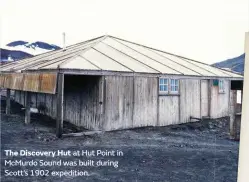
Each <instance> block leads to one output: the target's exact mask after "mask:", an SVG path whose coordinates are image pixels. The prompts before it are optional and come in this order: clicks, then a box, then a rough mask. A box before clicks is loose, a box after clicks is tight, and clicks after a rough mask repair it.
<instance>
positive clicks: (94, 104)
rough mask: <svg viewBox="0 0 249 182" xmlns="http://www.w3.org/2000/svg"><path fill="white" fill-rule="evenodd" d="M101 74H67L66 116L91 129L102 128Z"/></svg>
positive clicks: (66, 118) (78, 124)
mask: <svg viewBox="0 0 249 182" xmlns="http://www.w3.org/2000/svg"><path fill="white" fill-rule="evenodd" d="M100 78H101V77H99V76H65V90H64V104H65V105H64V118H65V120H68V121H70V122H71V123H73V124H75V125H77V126H82V127H85V128H88V129H91V130H101V129H102V127H103V125H102V122H101V118H102V115H101V113H100V107H101V104H100V98H99V91H100V90H99V82H100Z"/></svg>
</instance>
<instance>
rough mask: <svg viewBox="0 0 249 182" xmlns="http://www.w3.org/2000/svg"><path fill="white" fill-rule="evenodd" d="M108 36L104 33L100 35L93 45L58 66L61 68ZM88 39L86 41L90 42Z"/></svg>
mask: <svg viewBox="0 0 249 182" xmlns="http://www.w3.org/2000/svg"><path fill="white" fill-rule="evenodd" d="M106 37H108V35H104V36H101V37H99V40H98V41H97V42H95V43H93V44H92V45H90V46H89V47H87V48H86V49H83V50H82V51H81V52H80V53H77V54H76V55H75V56H73V57H71V58H70V59H68V60H65V61H63V62H61V63H60V64H58V66H57V68H58V69H60V67H61V66H62V65H65V64H66V63H69V62H71V61H72V60H73V58H76V57H78V56H80V55H81V54H83V53H85V52H87V51H88V50H89V49H91V48H93V47H94V46H95V45H97V44H98V43H100V42H101V41H103V40H104V39H106ZM96 39H97V38H96ZM96 39H91V40H88V41H93V40H96ZM88 41H86V42H88Z"/></svg>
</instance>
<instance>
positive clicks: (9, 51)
mask: <svg viewBox="0 0 249 182" xmlns="http://www.w3.org/2000/svg"><path fill="white" fill-rule="evenodd" d="M58 49H61V48H60V47H59V46H57V45H54V44H48V43H46V42H41V41H36V42H27V41H23V40H18V41H13V42H10V43H8V44H7V45H6V46H4V47H2V48H0V51H1V52H0V57H1V59H0V61H4V62H5V61H8V58H9V57H11V59H13V60H15V61H16V60H20V59H23V58H28V57H32V56H34V55H37V54H42V53H45V52H48V51H52V50H58Z"/></svg>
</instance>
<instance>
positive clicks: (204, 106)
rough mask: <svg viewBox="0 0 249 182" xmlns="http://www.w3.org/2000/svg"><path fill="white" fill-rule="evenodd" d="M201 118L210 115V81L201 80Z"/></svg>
mask: <svg viewBox="0 0 249 182" xmlns="http://www.w3.org/2000/svg"><path fill="white" fill-rule="evenodd" d="M200 86H201V117H207V116H208V115H209V106H208V103H209V99H208V98H209V93H208V91H209V81H208V80H201V85H200Z"/></svg>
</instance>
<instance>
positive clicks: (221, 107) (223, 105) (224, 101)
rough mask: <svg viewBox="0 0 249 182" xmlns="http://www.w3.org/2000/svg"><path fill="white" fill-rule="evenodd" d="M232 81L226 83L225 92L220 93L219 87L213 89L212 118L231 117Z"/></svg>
mask: <svg viewBox="0 0 249 182" xmlns="http://www.w3.org/2000/svg"><path fill="white" fill-rule="evenodd" d="M229 83H230V81H228V80H225V81H224V87H225V92H224V93H219V87H218V86H213V85H212V88H211V111H210V115H211V118H219V117H224V116H229V99H230V86H229Z"/></svg>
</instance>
